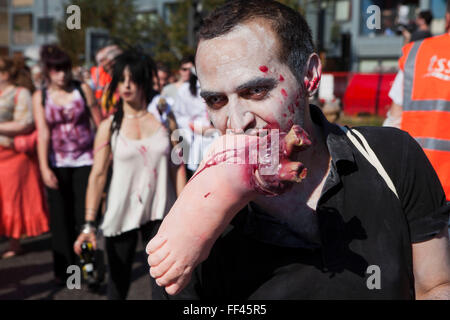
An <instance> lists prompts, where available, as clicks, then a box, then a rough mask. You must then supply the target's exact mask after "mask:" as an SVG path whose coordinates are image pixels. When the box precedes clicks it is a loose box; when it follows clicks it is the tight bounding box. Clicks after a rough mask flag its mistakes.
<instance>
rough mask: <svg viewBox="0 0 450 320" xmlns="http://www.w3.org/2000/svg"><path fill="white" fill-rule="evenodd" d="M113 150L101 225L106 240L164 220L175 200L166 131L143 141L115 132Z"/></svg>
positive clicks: (160, 130)
mask: <svg viewBox="0 0 450 320" xmlns="http://www.w3.org/2000/svg"><path fill="white" fill-rule="evenodd" d="M111 147H112V152H113V175H112V179H111V184H110V187H109V192H108V197H107V207H106V213H105V216H104V219H103V223H102V225H101V229H102V231H103V234H104V236H106V237H112V236H116V235H119V234H121V233H124V232H127V231H130V230H133V229H137V228H139V227H140V226H142V225H144V224H146V223H147V222H149V221H152V220H162V219H163V217H164V216H165V215H166V214H167V213H168V212H169V210H170V208H171V207H172V205H173V204H174V202H175V200H176V192H175V188H174V184H173V183H172V179H171V178H170V163H169V161H170V150H171V149H170V142H169V139H168V133H167V130H166V128H165V127H163V126H161V127H160V128H159V129H158V130H157V131H156V132H155V133H154V134H153V135H151V136H150V137H147V138H144V139H140V140H134V139H129V138H126V137H125V136H124V135H122V134H121V133H120V131H119V132H118V133H117V132H116V133H114V134H113V136H112V138H111Z"/></svg>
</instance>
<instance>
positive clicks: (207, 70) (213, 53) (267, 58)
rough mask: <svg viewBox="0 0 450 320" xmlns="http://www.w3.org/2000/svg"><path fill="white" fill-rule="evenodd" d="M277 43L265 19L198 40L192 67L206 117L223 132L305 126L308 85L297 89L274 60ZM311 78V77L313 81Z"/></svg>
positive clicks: (284, 67)
mask: <svg viewBox="0 0 450 320" xmlns="http://www.w3.org/2000/svg"><path fill="white" fill-rule="evenodd" d="M278 46H279V43H278V40H277V37H276V35H275V34H274V32H273V31H272V29H271V27H270V26H269V25H268V23H267V22H265V21H264V20H255V21H252V22H249V23H246V24H241V25H238V26H237V27H235V28H234V29H233V30H232V31H231V32H229V33H227V34H225V35H223V36H220V37H217V38H214V39H211V40H202V41H201V42H200V44H199V46H198V50H197V56H196V62H197V63H196V65H197V73H198V78H199V81H200V84H201V88H202V90H201V95H202V97H203V98H204V99H205V101H206V103H207V105H208V112H209V115H210V119H211V120H212V122H213V124H214V126H215V127H216V128H217V129H219V130H220V131H221V132H225V131H226V129H235V130H236V129H238V130H239V129H240V130H243V131H244V132H245V131H247V130H248V129H254V128H258V129H260V128H278V129H280V130H281V131H285V132H288V131H289V129H290V128H291V127H292V125H293V124H299V125H300V126H302V125H303V118H304V110H305V107H306V105H307V103H308V99H307V92H305V90H308V88H310V87H311V86H310V84H309V83H308V82H307V81H306V80H305V86H301V85H300V84H299V83H298V81H297V79H296V78H295V76H294V74H293V73H292V72H291V70H290V68H289V67H288V66H287V65H286V64H285V63H282V62H280V60H279V58H278ZM313 78H314V77H313Z"/></svg>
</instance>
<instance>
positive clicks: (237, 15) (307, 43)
mask: <svg viewBox="0 0 450 320" xmlns="http://www.w3.org/2000/svg"><path fill="white" fill-rule="evenodd" d="M258 18H262V19H265V20H267V21H268V22H269V23H270V25H271V27H272V30H273V31H274V32H275V34H276V35H277V36H278V40H279V41H278V45H279V49H278V50H279V52H278V57H279V59H280V61H281V62H283V63H286V64H287V66H288V67H289V68H290V69H291V71H292V73H293V74H294V76H295V77H296V78H297V80H298V81H299V83H302V82H303V81H302V77H303V73H304V69H305V65H306V63H307V61H308V58H309V56H310V55H311V54H312V53H313V52H315V48H314V43H313V40H312V35H311V29H310V28H309V26H308V24H307V23H306V21H305V19H304V18H303V16H302V15H301V14H300V13H299V12H297V11H295V10H293V9H291V8H289V7H287V6H285V5H283V4H281V3H279V2H276V1H272V0H232V1H228V2H226V3H225V4H224V5H222V6H220V7H218V8H217V9H215V10H214V11H213V12H211V13H210V14H209V15H208V16H207V17H206V18H205V19H204V20H203V23H202V25H201V27H200V29H199V32H198V39H199V41H201V40H210V39H213V38H216V37H219V36H222V35H225V34H227V33H228V32H230V31H231V30H233V28H234V27H236V26H237V25H238V24H243V23H246V22H249V21H251V20H255V19H258Z"/></svg>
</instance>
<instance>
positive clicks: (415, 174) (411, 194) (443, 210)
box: [398, 132, 450, 243]
mask: <svg viewBox="0 0 450 320" xmlns="http://www.w3.org/2000/svg"><path fill="white" fill-rule="evenodd" d="M403 141H404V144H403V147H404V148H403V154H402V159H401V163H399V165H400V166H401V174H400V181H399V183H398V187H399V190H398V192H399V197H400V200H401V202H402V206H403V210H404V212H405V215H406V218H407V220H408V223H409V229H410V235H411V241H412V242H413V243H417V242H423V241H427V240H430V239H432V238H433V237H434V236H436V235H437V234H438V233H439V232H440V231H441V230H442V229H443V228H444V227H446V226H448V219H449V212H450V205H449V203H447V201H446V199H445V194H444V190H443V188H442V186H441V183H440V181H439V178H438V176H437V174H436V172H435V171H434V169H433V167H432V165H431V163H430V161H429V160H428V158H427V157H426V155H425V153H424V152H423V150H422V148H421V147H420V145H419V144H418V143H417V142H416V141H415V140H414V139H413V138H412V137H411V136H410V135H409V134H408V133H406V132H405V133H404V135H403Z"/></svg>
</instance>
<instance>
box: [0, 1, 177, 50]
mask: <svg viewBox="0 0 450 320" xmlns="http://www.w3.org/2000/svg"><path fill="white" fill-rule="evenodd" d="M93 1H95V0H93ZM134 2H135V5H136V8H137V11H138V13H139V14H140V15H152V14H159V15H160V16H161V17H163V18H164V19H165V20H166V21H168V19H169V15H170V12H171V10H173V5H174V4H175V3H176V2H177V0H134ZM70 4H71V1H69V0H0V55H8V54H9V55H13V54H15V53H23V52H24V51H25V50H26V49H29V48H30V47H35V48H37V47H40V46H41V45H43V44H45V43H52V42H56V41H57V38H56V34H55V23H56V22H57V21H58V20H60V19H63V18H64V17H65V16H66V9H67V6H69V5H70Z"/></svg>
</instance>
